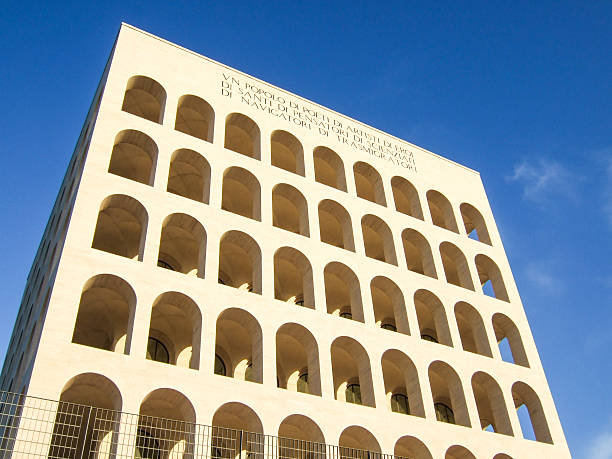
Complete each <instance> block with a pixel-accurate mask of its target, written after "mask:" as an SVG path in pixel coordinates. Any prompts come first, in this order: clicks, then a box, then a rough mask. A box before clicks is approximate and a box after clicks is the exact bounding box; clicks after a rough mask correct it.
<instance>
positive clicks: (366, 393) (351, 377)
mask: <svg viewBox="0 0 612 459" xmlns="http://www.w3.org/2000/svg"><path fill="white" fill-rule="evenodd" d="M331 358H332V374H333V378H334V394H335V397H336V400H340V401H344V402H348V403H355V404H357V405H365V406H372V407H373V406H376V404H375V403H374V387H373V384H372V371H371V368H370V359H369V357H368V354H367V352H366V350H365V349H364V348H363V347H362V346H361V344H359V343H358V342H357V341H355V340H354V339H352V338H348V337H346V336H341V337H339V338H336V339H335V340H334V342H333V343H332V345H331Z"/></svg>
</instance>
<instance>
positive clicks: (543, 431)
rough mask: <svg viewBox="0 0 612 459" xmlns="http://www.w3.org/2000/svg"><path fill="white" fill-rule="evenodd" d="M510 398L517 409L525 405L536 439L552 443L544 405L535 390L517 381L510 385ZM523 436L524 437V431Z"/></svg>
mask: <svg viewBox="0 0 612 459" xmlns="http://www.w3.org/2000/svg"><path fill="white" fill-rule="evenodd" d="M512 399H513V400H514V406H515V408H516V409H517V410H518V409H519V408H520V407H521V406H523V405H525V406H526V407H527V411H528V413H529V420H530V421H531V427H532V429H533V433H534V435H535V439H536V441H539V442H543V443H550V444H552V443H553V441H552V436H551V434H550V430H549V428H548V422H547V421H546V414H545V412H544V407H543V406H542V402H541V401H540V398H539V397H538V395H537V394H536V392H535V391H534V390H533V389H532V388H531V387H529V386H528V385H527V384H525V383H524V382H521V381H517V382H515V383H514V384H513V385H512ZM521 427H523V426H522V425H521ZM523 437H525V432H524V431H523Z"/></svg>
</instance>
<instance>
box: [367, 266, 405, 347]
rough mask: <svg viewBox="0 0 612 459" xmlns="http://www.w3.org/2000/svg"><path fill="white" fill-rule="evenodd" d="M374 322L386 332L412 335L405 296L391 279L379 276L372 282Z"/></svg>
mask: <svg viewBox="0 0 612 459" xmlns="http://www.w3.org/2000/svg"><path fill="white" fill-rule="evenodd" d="M370 293H371V295H372V306H373V307H374V320H375V321H376V323H377V324H378V325H379V326H380V328H384V329H386V330H391V331H399V332H400V333H405V334H407V335H409V334H410V330H409V327H408V318H407V316H406V305H405V302H404V295H403V294H402V291H401V290H400V288H399V287H398V286H397V285H395V283H394V282H392V281H391V280H390V279H388V278H386V277H383V276H377V277H375V278H374V279H372V281H371V282H370Z"/></svg>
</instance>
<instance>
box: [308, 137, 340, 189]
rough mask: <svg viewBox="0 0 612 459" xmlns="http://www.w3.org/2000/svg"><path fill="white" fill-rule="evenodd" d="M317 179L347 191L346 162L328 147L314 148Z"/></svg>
mask: <svg viewBox="0 0 612 459" xmlns="http://www.w3.org/2000/svg"><path fill="white" fill-rule="evenodd" d="M313 158H314V168H315V180H316V181H317V182H319V183H322V184H324V185H327V186H331V187H332V188H336V189H338V190H340V191H346V176H345V175H344V163H343V162H342V160H341V159H340V156H338V154H337V153H336V152H335V151H333V150H330V149H329V148H327V147H317V148H315V149H314V154H313Z"/></svg>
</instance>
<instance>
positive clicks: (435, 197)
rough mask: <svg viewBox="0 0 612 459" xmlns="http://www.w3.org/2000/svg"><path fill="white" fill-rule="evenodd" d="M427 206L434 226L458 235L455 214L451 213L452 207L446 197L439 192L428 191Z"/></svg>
mask: <svg viewBox="0 0 612 459" xmlns="http://www.w3.org/2000/svg"><path fill="white" fill-rule="evenodd" d="M427 204H428V205H429V213H430V214H431V221H432V223H433V224H434V225H436V226H439V227H440V228H444V229H447V230H449V231H453V232H455V233H459V228H458V227H457V220H455V214H454V213H453V206H451V203H450V201H449V200H448V199H447V198H446V196H444V195H443V194H442V193H440V192H439V191H436V190H429V191H428V192H427Z"/></svg>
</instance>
